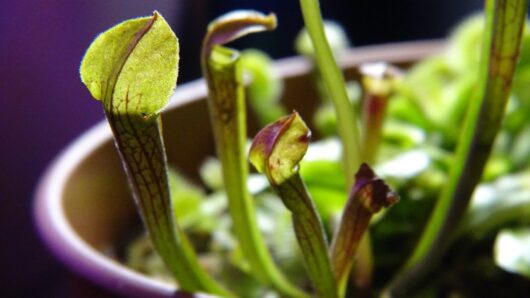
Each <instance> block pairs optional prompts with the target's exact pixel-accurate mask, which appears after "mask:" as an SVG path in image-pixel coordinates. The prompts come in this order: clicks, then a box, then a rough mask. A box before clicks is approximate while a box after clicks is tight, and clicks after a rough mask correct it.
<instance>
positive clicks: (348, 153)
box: [300, 0, 361, 189]
mask: <svg viewBox="0 0 530 298" xmlns="http://www.w3.org/2000/svg"><path fill="white" fill-rule="evenodd" d="M300 6H301V8H302V14H303V17H304V22H305V26H306V28H307V32H308V33H309V37H310V38H311V42H312V43H313V48H314V49H315V53H316V54H315V61H316V64H317V66H318V68H319V70H320V73H321V74H322V80H323V82H324V85H325V87H326V89H327V91H328V93H329V94H330V96H331V99H332V101H333V103H334V105H335V111H336V113H337V130H338V132H339V136H340V138H341V139H342V143H343V158H344V164H345V166H344V167H345V169H344V170H345V173H346V178H347V181H350V179H351V178H353V177H354V176H355V171H356V169H357V168H358V167H359V165H360V164H361V160H360V158H361V155H360V145H359V140H360V137H359V128H358V124H357V119H356V117H355V111H354V109H353V106H352V105H351V103H350V101H349V99H348V94H347V92H346V84H345V82H344V77H343V75H342V72H341V70H340V68H339V67H338V65H337V62H336V61H335V59H334V57H333V53H332V51H331V48H330V46H329V43H328V41H327V39H326V35H325V34H324V27H323V25H322V16H321V14H320V7H319V3H318V1H317V0H300ZM348 189H349V186H348Z"/></svg>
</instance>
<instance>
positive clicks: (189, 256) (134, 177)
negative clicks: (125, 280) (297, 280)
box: [105, 106, 232, 296]
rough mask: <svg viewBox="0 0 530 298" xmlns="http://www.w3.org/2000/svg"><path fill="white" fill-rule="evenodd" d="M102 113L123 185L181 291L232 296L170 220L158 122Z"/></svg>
mask: <svg viewBox="0 0 530 298" xmlns="http://www.w3.org/2000/svg"><path fill="white" fill-rule="evenodd" d="M114 108H115V106H112V107H110V110H108V109H105V113H106V115H107V119H108V121H109V124H110V126H111V128H112V131H113V133H114V138H115V141H116V146H117V148H118V151H119V153H120V156H121V159H122V162H123V166H124V168H125V170H126V172H127V177H128V179H129V184H130V186H131V188H132V191H133V194H134V197H135V200H136V202H137V204H138V206H139V208H140V213H141V215H142V219H143V221H144V224H145V225H146V227H147V230H148V231H149V235H150V236H151V240H152V241H153V245H154V247H155V248H156V250H157V252H158V253H159V254H160V256H161V257H162V259H163V260H164V262H165V263H166V264H167V266H168V268H169V269H170V271H171V272H173V274H174V275H175V277H176V279H177V281H178V283H179V286H180V288H181V289H182V290H184V291H189V292H199V291H205V292H208V293H212V294H217V295H221V296H232V295H231V294H230V293H229V292H227V291H226V290H224V289H223V288H222V287H220V286H219V285H218V284H217V283H216V282H215V281H214V280H213V279H211V277H210V276H209V275H208V274H207V273H206V272H205V271H204V269H202V267H201V266H200V264H199V261H198V259H197V256H196V254H195V252H194V250H193V247H192V246H191V245H190V243H189V241H188V239H187V237H186V235H185V234H184V232H183V231H182V230H181V229H180V227H179V226H178V225H177V223H176V222H174V221H173V218H174V217H173V210H172V207H171V202H172V200H171V193H170V191H169V183H168V174H167V173H168V167H167V158H166V154H165V147H164V143H163V140H162V134H161V121H160V118H159V117H158V116H157V117H152V119H148V120H146V119H145V118H144V117H143V116H141V115H135V114H133V113H131V114H121V115H120V114H117V113H114Z"/></svg>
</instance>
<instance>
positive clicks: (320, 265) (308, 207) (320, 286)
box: [273, 172, 338, 298]
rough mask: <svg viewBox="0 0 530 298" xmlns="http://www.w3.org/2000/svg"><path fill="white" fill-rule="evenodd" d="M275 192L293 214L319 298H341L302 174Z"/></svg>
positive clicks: (325, 241) (324, 237) (318, 221)
mask: <svg viewBox="0 0 530 298" xmlns="http://www.w3.org/2000/svg"><path fill="white" fill-rule="evenodd" d="M273 188H274V190H275V191H276V192H277V193H278V195H279V196H280V198H281V199H282V201H283V203H284V204H285V206H286V207H287V209H289V210H290V211H291V212H292V215H293V226H294V230H295V233H296V238H297V240H298V244H299V245H300V249H301V251H302V254H303V256H304V261H305V264H306V266H307V269H308V273H309V277H310V279H311V281H312V283H313V286H314V287H315V290H316V293H317V297H322V298H325V297H329V298H336V297H338V296H337V285H336V281H335V278H334V275H333V272H332V271H331V264H330V260H329V257H328V243H327V240H326V234H325V233H324V228H323V227H322V222H321V220H320V217H319V215H318V212H317V211H316V207H315V206H314V204H313V201H312V200H311V198H310V196H309V193H308V192H307V189H306V187H305V185H304V182H303V181H302V178H301V177H300V174H299V173H298V172H297V173H295V174H294V175H293V176H292V177H291V178H289V179H287V180H286V181H285V182H283V183H281V184H279V185H273Z"/></svg>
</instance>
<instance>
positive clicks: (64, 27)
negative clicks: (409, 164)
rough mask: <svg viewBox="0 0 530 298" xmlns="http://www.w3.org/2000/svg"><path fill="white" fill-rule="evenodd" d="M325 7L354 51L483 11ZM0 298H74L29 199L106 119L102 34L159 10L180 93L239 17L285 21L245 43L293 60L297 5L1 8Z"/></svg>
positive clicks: (60, 2) (429, 32) (14, 4)
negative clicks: (247, 11) (210, 40)
mask: <svg viewBox="0 0 530 298" xmlns="http://www.w3.org/2000/svg"><path fill="white" fill-rule="evenodd" d="M321 2H322V9H323V14H324V16H325V17H326V18H329V19H336V20H338V21H339V22H341V23H342V24H343V25H344V26H345V27H346V29H347V31H348V33H349V35H350V38H351V40H352V42H353V44H354V45H355V46H361V45H367V44H374V43H386V42H392V41H403V40H417V39H425V38H439V37H443V36H445V35H446V34H447V33H448V32H449V30H450V28H452V26H454V25H455V23H456V22H457V21H458V20H461V19H462V18H463V17H464V16H466V15H468V14H469V13H470V12H472V11H475V10H478V9H481V7H482V1H479V0H468V1H462V0H447V1H435V0H430V1H425V0H401V1H392V0H344V1H332V0H325V1H321ZM0 3H1V4H0V108H1V109H0V116H1V117H0V119H1V120H0V140H1V142H0V153H1V154H0V170H1V175H0V177H1V178H0V296H1V297H71V296H72V294H71V293H69V290H70V283H69V282H67V280H69V279H68V278H67V277H68V276H69V274H68V272H67V271H66V269H64V268H63V267H62V266H60V265H59V264H57V263H56V262H55V261H54V260H53V258H52V257H51V256H50V255H49V254H48V252H47V251H46V249H45V248H44V247H43V246H42V244H41V243H40V240H39V239H38V236H37V234H36V232H35V229H34V227H33V220H32V217H31V216H32V214H31V212H32V200H33V199H32V196H33V191H34V189H35V186H36V183H37V181H38V178H39V176H40V175H41V174H42V173H43V171H44V170H45V168H46V166H47V165H48V164H49V163H50V162H51V161H52V159H53V158H54V157H55V156H56V155H57V154H58V153H59V152H60V151H61V149H62V148H64V147H65V146H66V145H67V144H68V143H69V142H70V141H72V140H73V139H74V138H75V137H76V135H78V134H79V133H80V132H82V131H84V130H86V129H87V128H89V127H90V126H92V125H93V124H95V123H96V122H98V121H100V120H102V119H103V113H102V109H101V108H100V105H99V104H98V103H96V102H95V101H93V100H92V99H91V98H90V95H89V93H88V92H87V90H86V89H85V87H84V86H83V85H82V84H81V82H80V80H79V75H78V67H79V62H80V60H81V58H82V56H83V53H84V51H85V49H86V48H87V47H88V45H89V44H90V42H91V40H92V39H93V38H94V37H95V36H96V34H97V33H99V32H101V31H103V30H105V29H106V28H108V27H110V26H112V25H114V24H116V23H118V22H120V21H122V20H124V19H128V18H131V17H135V16H142V15H148V14H150V13H151V12H152V11H153V10H155V9H157V10H159V11H160V12H161V13H162V15H164V17H165V18H166V19H167V20H168V21H169V22H170V23H171V24H172V26H173V28H174V30H175V31H176V33H177V35H178V36H179V38H180V44H181V67H180V77H179V84H182V83H184V82H186V81H189V80H192V79H195V78H197V77H198V76H199V72H198V70H199V66H198V57H197V53H198V46H199V44H200V41H201V38H202V34H203V32H204V31H205V28H206V23H207V20H210V19H212V18H213V17H215V16H217V15H219V14H221V13H223V12H226V11H229V10H230V9H233V8H236V7H237V8H253V9H257V10H261V11H263V12H270V11H274V12H276V13H277V15H278V19H279V28H278V29H277V31H276V32H273V33H266V34H260V35H259V36H255V37H249V38H246V39H245V40H244V41H242V42H238V43H237V44H235V45H234V46H236V47H243V46H246V45H248V44H252V45H253V46H254V47H258V48H261V49H264V50H266V51H268V52H269V53H270V54H271V55H273V56H274V57H285V56H289V55H292V54H293V46H292V40H293V38H294V36H295V35H296V33H297V32H298V31H299V30H300V28H301V27H302V18H301V15H300V12H299V9H298V1H296V0H276V1H273V0H267V1H235V0H227V1H221V0H212V1H202V0H188V1H185V0H182V1H179V0H172V1H170V0H167V1H140V0H105V1H103V0H91V1H88V0H81V1H72V0H55V1H54V0H48V1H46V0H42V1H23V0H21V1H2V2H0Z"/></svg>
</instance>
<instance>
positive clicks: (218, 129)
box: [203, 46, 306, 297]
mask: <svg viewBox="0 0 530 298" xmlns="http://www.w3.org/2000/svg"><path fill="white" fill-rule="evenodd" d="M205 58H207V60H206V61H203V71H204V74H205V77H206V81H207V83H208V107H209V110H210V119H211V122H212V127H213V132H214V137H215V144H216V150H217V156H218V157H219V159H220V160H221V163H222V165H223V180H224V185H225V190H226V193H227V197H228V208H229V211H230V215H231V217H232V221H233V227H234V230H235V234H236V236H237V238H238V240H239V245H240V246H241V250H242V252H243V254H244V256H245V258H246V260H247V261H248V262H249V264H250V267H251V269H252V272H253V273H254V274H256V276H257V277H258V278H259V279H260V280H261V281H263V282H266V283H269V284H272V285H273V286H274V287H275V288H277V289H278V290H279V291H281V292H282V293H284V294H285V295H289V296H294V297H304V296H306V295H305V294H304V293H303V292H301V291H300V290H298V289H296V288H295V287H294V286H293V285H291V284H290V283H289V282H288V281H287V279H286V278H285V277H284V275H283V274H282V273H281V271H280V270H279V269H278V267H277V266H276V265H275V264H274V262H273V260H272V257H271V255H270V253H269V252H268V250H267V248H266V245H265V242H264V240H263V238H262V236H261V234H260V231H259V227H258V225H257V220H256V217H255V214H256V211H255V207H254V204H253V201H252V198H251V196H250V194H249V192H248V189H247V177H248V163H247V160H246V156H245V153H244V152H245V142H246V135H247V133H246V112H245V111H246V109H245V98H244V90H243V75H242V68H241V63H240V59H239V55H238V53H237V52H235V51H233V50H230V49H227V48H223V47H220V46H214V47H213V48H212V49H211V53H209V54H208V55H207V57H205Z"/></svg>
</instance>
